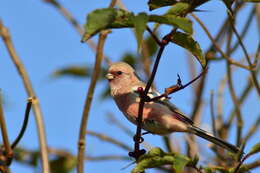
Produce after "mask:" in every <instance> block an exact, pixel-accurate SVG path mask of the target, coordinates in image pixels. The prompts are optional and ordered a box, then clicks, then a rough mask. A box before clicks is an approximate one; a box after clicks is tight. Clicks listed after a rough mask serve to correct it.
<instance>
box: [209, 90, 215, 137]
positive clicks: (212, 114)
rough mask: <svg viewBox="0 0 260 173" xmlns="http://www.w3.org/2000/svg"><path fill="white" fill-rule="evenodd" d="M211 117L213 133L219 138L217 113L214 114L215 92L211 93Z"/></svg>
mask: <svg viewBox="0 0 260 173" xmlns="http://www.w3.org/2000/svg"><path fill="white" fill-rule="evenodd" d="M210 115H211V121H212V123H211V124H212V131H213V135H214V136H217V129H216V120H215V112H214V91H213V90H212V91H211V92H210Z"/></svg>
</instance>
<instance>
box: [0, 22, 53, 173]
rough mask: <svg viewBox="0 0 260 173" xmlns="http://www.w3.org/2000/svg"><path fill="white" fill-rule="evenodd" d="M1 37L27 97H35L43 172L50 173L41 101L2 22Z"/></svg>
mask: <svg viewBox="0 0 260 173" xmlns="http://www.w3.org/2000/svg"><path fill="white" fill-rule="evenodd" d="M0 35H1V36H2V39H3V41H4V43H5V46H6V48H7V50H8V52H9V54H10V57H11V59H12V61H13V63H14V65H15V66H16V69H17V71H18V72H19V74H20V77H21V79H22V81H23V84H24V87H25V89H26V92H27V95H28V96H29V97H34V98H35V102H34V103H33V111H34V115H35V119H36V124H37V129H38V137H39V141H40V148H41V151H40V153H41V160H42V172H43V173H48V172H49V162H48V152H47V144H46V137H45V136H46V135H45V130H44V123H43V116H42V112H41V108H40V104H39V99H38V98H37V97H36V94H35V92H34V90H33V87H32V84H31V82H30V79H29V76H28V74H27V72H26V70H25V67H24V66H23V64H22V62H21V60H20V58H19V57H18V56H17V54H16V52H15V48H14V45H13V43H12V40H11V37H10V35H9V32H8V29H7V28H6V27H4V25H3V24H2V22H1V21H0Z"/></svg>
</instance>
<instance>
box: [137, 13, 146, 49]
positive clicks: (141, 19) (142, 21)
mask: <svg viewBox="0 0 260 173" xmlns="http://www.w3.org/2000/svg"><path fill="white" fill-rule="evenodd" d="M148 19H149V17H148V16H147V14H146V13H139V14H138V15H137V16H135V17H134V19H133V20H134V27H135V34H136V39H137V45H138V46H137V48H138V52H140V50H141V45H142V41H143V33H144V31H145V29H146V23H147V22H148Z"/></svg>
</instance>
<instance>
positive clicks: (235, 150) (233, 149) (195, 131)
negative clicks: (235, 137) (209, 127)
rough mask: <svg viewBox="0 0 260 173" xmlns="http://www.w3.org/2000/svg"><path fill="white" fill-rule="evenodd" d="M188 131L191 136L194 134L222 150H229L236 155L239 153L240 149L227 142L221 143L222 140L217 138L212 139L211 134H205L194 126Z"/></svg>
mask: <svg viewBox="0 0 260 173" xmlns="http://www.w3.org/2000/svg"><path fill="white" fill-rule="evenodd" d="M189 129H190V132H191V133H193V134H195V135H197V136H199V137H202V138H204V139H206V140H208V141H210V142H212V143H214V144H216V145H218V146H220V147H223V148H225V149H227V150H229V151H231V152H233V153H238V152H239V151H240V149H239V148H238V147H236V146H234V145H232V144H230V143H227V142H225V141H223V140H221V139H219V138H217V137H214V136H213V135H212V134H210V133H208V132H206V131H204V130H202V129H200V128H198V127H196V126H190V128H189Z"/></svg>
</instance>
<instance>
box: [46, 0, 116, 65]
mask: <svg viewBox="0 0 260 173" xmlns="http://www.w3.org/2000/svg"><path fill="white" fill-rule="evenodd" d="M43 1H45V2H47V3H49V4H50V5H52V6H53V7H55V8H56V9H57V10H58V11H59V12H60V14H61V15H62V16H63V17H64V18H65V19H66V20H67V21H68V22H69V23H70V24H71V25H72V26H73V27H74V28H75V29H76V30H77V32H78V33H79V34H80V36H82V35H83V34H84V29H83V28H82V27H81V26H80V24H79V22H78V21H77V20H76V19H75V18H74V17H73V16H72V14H71V13H70V12H69V11H68V10H67V9H66V8H65V7H63V6H62V5H61V4H60V3H59V2H58V1H57V0H43ZM115 2H116V0H112V3H111V5H113V6H114V4H115ZM111 5H110V6H111ZM113 6H111V7H113ZM87 44H88V45H89V47H90V48H91V49H92V50H93V51H94V52H96V50H97V45H96V44H95V42H94V41H92V40H90V39H89V40H87ZM104 58H105V60H106V63H107V64H110V63H111V61H110V59H109V58H108V57H107V56H105V55H104Z"/></svg>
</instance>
